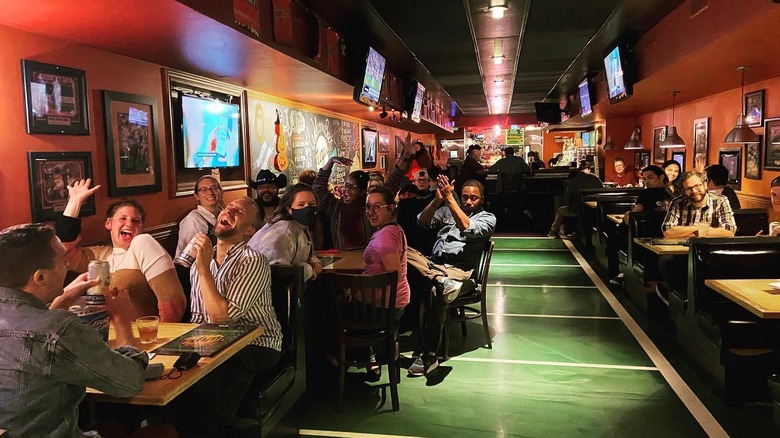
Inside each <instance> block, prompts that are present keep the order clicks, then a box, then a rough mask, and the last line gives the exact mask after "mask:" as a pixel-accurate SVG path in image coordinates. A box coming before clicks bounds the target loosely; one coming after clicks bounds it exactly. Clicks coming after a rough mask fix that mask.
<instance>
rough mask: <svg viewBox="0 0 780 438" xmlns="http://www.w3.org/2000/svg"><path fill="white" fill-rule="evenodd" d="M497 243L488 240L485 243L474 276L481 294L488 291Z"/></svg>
mask: <svg viewBox="0 0 780 438" xmlns="http://www.w3.org/2000/svg"><path fill="white" fill-rule="evenodd" d="M495 245H496V244H495V242H493V241H492V240H488V241H487V242H485V250H484V251H482V256H481V257H480V259H479V265H478V266H477V269H476V270H474V273H473V274H472V279H473V280H474V282H475V283H476V284H477V288H478V289H479V290H480V292H483V293H484V292H485V291H486V290H487V281H488V271H489V270H490V259H491V258H493V247H495Z"/></svg>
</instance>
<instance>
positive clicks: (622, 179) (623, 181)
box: [604, 157, 637, 187]
mask: <svg viewBox="0 0 780 438" xmlns="http://www.w3.org/2000/svg"><path fill="white" fill-rule="evenodd" d="M612 163H613V165H614V166H615V172H614V173H608V174H607V177H606V178H605V179H604V181H605V182H608V183H614V184H615V185H616V186H618V187H633V186H635V185H636V183H637V181H636V175H634V170H633V168H632V169H630V170H629V169H627V168H626V161H625V160H624V159H623V158H621V157H617V158H615V159H614V160H612Z"/></svg>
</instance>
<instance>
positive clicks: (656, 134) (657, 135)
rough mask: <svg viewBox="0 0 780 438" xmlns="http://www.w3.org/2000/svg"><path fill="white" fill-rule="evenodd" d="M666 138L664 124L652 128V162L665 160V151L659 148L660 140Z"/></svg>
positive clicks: (659, 162) (657, 162) (658, 162)
mask: <svg viewBox="0 0 780 438" xmlns="http://www.w3.org/2000/svg"><path fill="white" fill-rule="evenodd" d="M664 139H666V126H665V125H664V126H656V127H655V128H653V163H656V164H663V163H664V161H666V153H665V152H664V150H663V148H661V142H663V141H664Z"/></svg>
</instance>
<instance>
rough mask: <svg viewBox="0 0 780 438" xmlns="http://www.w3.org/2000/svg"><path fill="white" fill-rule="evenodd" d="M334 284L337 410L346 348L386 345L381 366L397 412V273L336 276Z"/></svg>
mask: <svg viewBox="0 0 780 438" xmlns="http://www.w3.org/2000/svg"><path fill="white" fill-rule="evenodd" d="M331 284H332V292H333V300H334V303H335V310H336V320H337V321H336V322H337V328H338V335H339V354H338V365H339V396H338V410H339V411H340V410H341V405H342V402H343V399H344V384H345V380H346V373H347V358H346V350H347V347H363V348H367V347H374V346H379V345H384V347H385V350H386V352H387V357H386V358H384V360H379V362H378V363H379V364H380V365H382V364H387V367H388V374H389V377H390V396H391V398H392V404H393V411H397V410H398V409H399V406H398V381H399V378H400V373H399V369H398V362H397V360H398V354H399V353H398V318H397V317H396V316H395V298H396V288H397V286H398V273H397V272H396V271H393V272H386V273H382V274H375V275H362V274H333V275H331ZM380 359H381V358H380ZM350 365H353V366H358V367H368V366H370V365H373V364H372V363H370V362H368V361H365V362H358V361H350Z"/></svg>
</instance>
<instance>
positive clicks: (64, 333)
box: [0, 224, 149, 438]
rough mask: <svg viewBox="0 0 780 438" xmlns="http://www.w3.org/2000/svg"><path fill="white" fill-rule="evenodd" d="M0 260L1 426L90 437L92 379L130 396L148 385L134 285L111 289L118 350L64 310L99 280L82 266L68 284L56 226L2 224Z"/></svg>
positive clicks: (20, 433) (15, 432)
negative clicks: (84, 412) (87, 415)
mask: <svg viewBox="0 0 780 438" xmlns="http://www.w3.org/2000/svg"><path fill="white" fill-rule="evenodd" d="M0 260H2V264H0V315H2V317H0V351H1V352H2V354H0V382H2V384H0V429H4V430H5V432H7V434H8V436H14V437H71V438H75V437H82V438H83V437H84V435H83V434H82V432H81V431H80V430H79V427H78V417H79V403H81V400H82V399H83V398H84V394H85V392H86V387H90V388H95V389H98V390H100V391H102V392H104V393H106V394H108V395H111V396H114V397H131V396H133V395H135V394H137V393H138V392H139V391H141V388H142V386H143V382H144V381H143V369H144V367H146V364H147V363H148V360H149V357H148V356H147V355H146V353H144V352H139V351H138V350H136V349H135V348H133V347H130V346H132V345H133V344H134V342H135V339H134V336H133V332H132V329H131V328H130V321H131V319H130V318H128V317H127V310H128V309H129V307H130V306H129V302H128V301H129V299H128V295H127V291H121V292H119V291H117V290H116V289H113V290H111V292H110V294H109V296H107V297H106V309H107V311H108V313H109V315H111V320H112V323H113V326H114V329H115V332H116V345H123V347H121V348H119V349H118V350H117V351H112V350H111V349H110V348H109V347H108V345H106V343H105V342H103V339H101V337H100V334H99V333H98V331H97V330H95V329H94V328H93V327H92V326H89V325H87V324H85V323H83V322H82V321H80V320H79V318H78V316H76V314H74V313H71V312H68V311H67V310H57V309H68V307H69V306H70V305H71V304H73V303H74V302H75V301H76V299H77V298H78V297H80V296H81V295H83V294H84V292H85V291H86V290H87V289H88V288H89V287H91V286H94V285H96V284H97V283H98V281H96V280H92V281H87V279H86V278H87V275H86V274H82V275H80V276H78V277H77V278H76V279H75V280H74V281H73V282H72V283H71V284H70V285H68V286H67V287H66V288H65V290H63V288H62V284H63V282H64V281H65V275H66V274H67V272H68V265H67V259H66V256H65V247H63V245H62V243H60V240H59V239H58V238H57V237H56V236H55V234H54V229H52V228H51V227H48V226H45V225H41V224H26V225H17V226H13V227H10V228H6V229H5V230H2V231H0ZM49 303H51V304H50V305H49ZM0 435H3V434H2V433H0Z"/></svg>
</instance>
